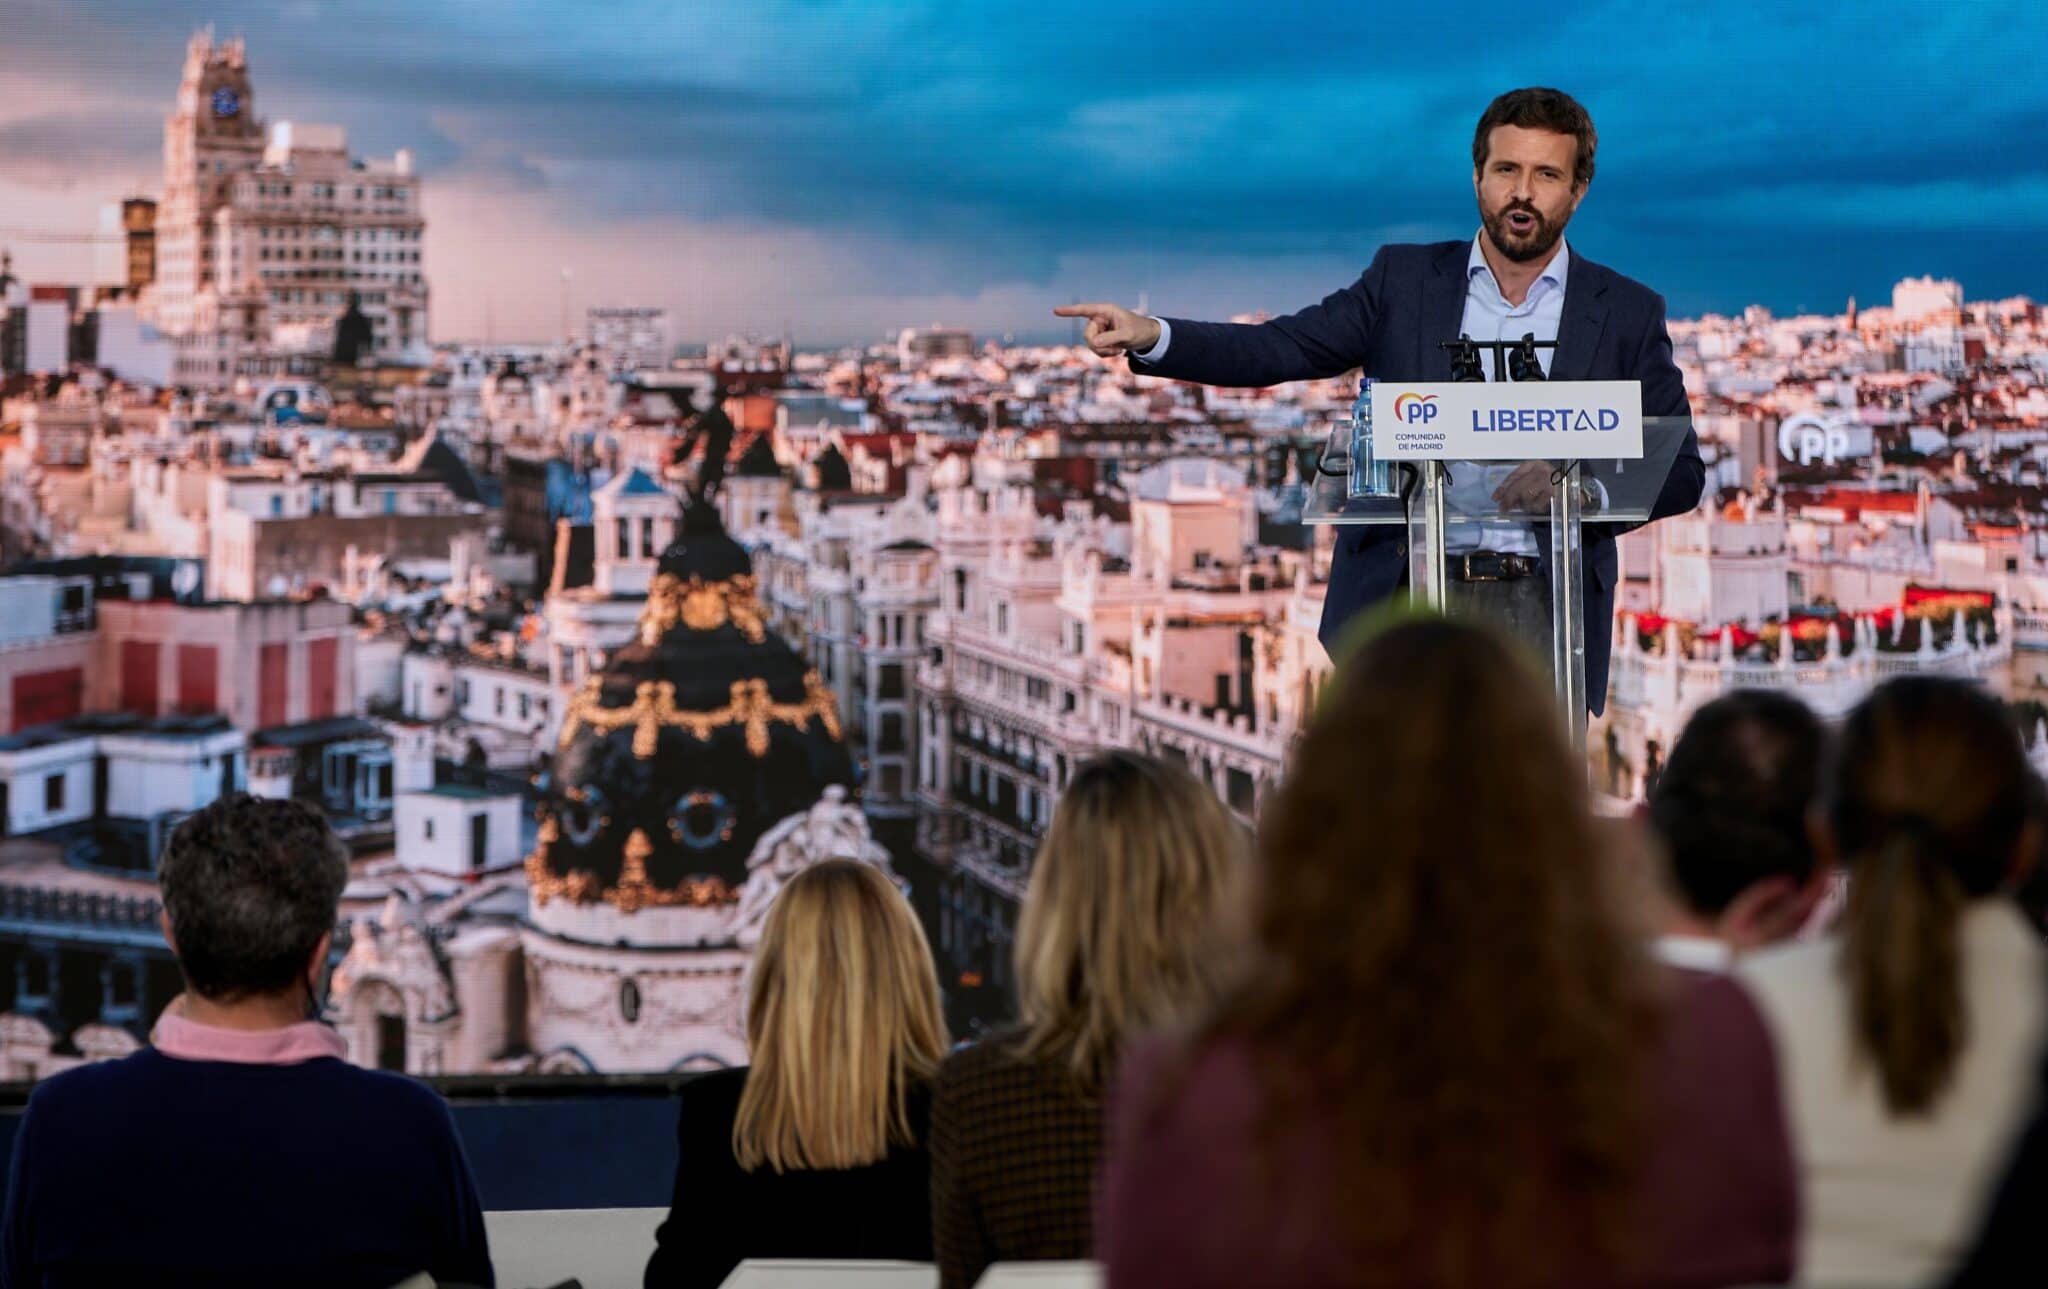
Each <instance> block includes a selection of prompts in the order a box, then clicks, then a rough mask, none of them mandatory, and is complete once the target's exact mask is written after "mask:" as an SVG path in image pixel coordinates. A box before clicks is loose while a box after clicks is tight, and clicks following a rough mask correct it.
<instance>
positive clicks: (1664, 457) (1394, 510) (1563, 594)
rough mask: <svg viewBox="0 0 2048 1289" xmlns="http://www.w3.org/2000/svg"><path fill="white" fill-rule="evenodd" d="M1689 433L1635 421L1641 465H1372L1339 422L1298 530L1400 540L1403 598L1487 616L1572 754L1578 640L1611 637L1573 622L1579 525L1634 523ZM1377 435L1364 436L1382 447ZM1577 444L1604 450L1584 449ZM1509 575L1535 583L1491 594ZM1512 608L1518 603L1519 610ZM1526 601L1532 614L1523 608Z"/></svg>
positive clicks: (1578, 723) (1580, 619) (1582, 721)
mask: <svg viewBox="0 0 2048 1289" xmlns="http://www.w3.org/2000/svg"><path fill="white" fill-rule="evenodd" d="M1612 384H1613V386H1620V385H1622V384H1624V383H1622V382H1614V383H1612ZM1625 384H1626V386H1627V388H1628V389H1630V390H1633V389H1634V388H1635V385H1634V382H1626V383H1625ZM1403 388H1404V389H1449V388H1450V387H1447V386H1412V387H1411V386H1404V387H1403ZM1461 388H1462V391H1463V393H1464V396H1465V401H1466V402H1468V403H1469V402H1471V401H1472V399H1473V398H1474V397H1475V396H1476V397H1478V398H1481V399H1483V398H1485V397H1486V395H1484V394H1479V393H1478V391H1480V390H1499V389H1503V388H1505V389H1513V388H1514V385H1513V384H1512V383H1509V384H1507V385H1505V386H1503V385H1497V384H1488V385H1479V386H1473V385H1466V386H1463V387H1461ZM1691 426H1692V422H1691V419H1690V418H1689V417H1683V416H1674V417H1647V416H1646V417H1643V418H1642V455H1641V456H1640V457H1637V456H1626V457H1593V458H1585V457H1582V458H1569V457H1557V458H1534V459H1529V458H1523V459H1510V460H1491V461H1476V460H1467V459H1456V460H1451V459H1444V458H1442V457H1440V456H1430V457H1427V458H1426V459H1406V460H1397V461H1391V462H1389V461H1387V460H1386V452H1385V447H1384V446H1382V449H1381V451H1380V452H1379V453H1378V454H1377V455H1375V454H1374V453H1372V452H1360V451H1356V450H1354V448H1355V445H1354V433H1353V425H1352V422H1351V420H1350V419H1349V418H1346V419H1343V420H1340V421H1339V422H1337V424H1336V425H1335V427H1334V428H1333V429H1332V430H1331V432H1330V436H1329V440H1328V442H1327V443H1326V444H1325V445H1324V447H1323V450H1322V453H1321V456H1320V458H1319V459H1318V462H1317V465H1316V470H1315V472H1314V476H1313V478H1312V479H1310V480H1309V488H1308V495H1307V497H1306V499H1305V501H1304V504H1303V507H1302V522H1303V523H1309V524H1341V525H1353V524H1377V525H1387V526H1391V527H1398V528H1401V529H1405V530H1406V531H1407V534H1408V544H1407V547H1408V585H1409V588H1410V593H1411V594H1412V595H1414V596H1415V597H1416V598H1417V599H1418V600H1419V601H1420V602H1422V603H1424V604H1428V605H1430V606H1432V607H1434V608H1437V609H1439V610H1441V611H1443V612H1445V613H1449V614H1452V615H1458V614H1464V613H1472V614H1480V615H1484V616H1488V617H1490V618H1492V619H1493V620H1494V621H1495V622H1496V623H1497V624H1498V625H1501V626H1503V627H1505V628H1506V629H1507V630H1509V631H1510V632H1511V633H1513V634H1515V635H1517V636H1519V637H1521V638H1522V639H1524V640H1525V641H1526V642H1527V643H1528V645H1529V646H1530V648H1531V649H1532V650H1533V651H1534V653H1535V654H1536V656H1537V657H1539V658H1544V657H1547V658H1548V659H1549V660H1550V669H1551V674H1552V676H1553V678H1554V680H1555V683H1556V686H1557V700H1558V704H1559V708H1560V710H1561V711H1562V712H1563V713H1565V714H1566V715H1567V717H1568V718H1569V719H1567V720H1566V722H1565V724H1566V728H1567V729H1569V730H1571V731H1572V735H1573V738H1574V740H1575V742H1578V743H1580V744H1583V742H1584V739H1585V730H1586V711H1587V694H1586V639H1585V633H1586V632H1587V631H1611V630H1612V629H1613V628H1612V625H1611V624H1610V623H1605V622H1587V621H1585V619H1584V616H1583V613H1582V612H1581V611H1580V610H1579V608H1578V606H1580V605H1582V604H1583V603H1584V602H1585V577H1586V569H1585V560H1584V540H1583V539H1584V536H1585V531H1584V530H1585V527H1586V526H1587V525H1598V524H1623V525H1627V524H1636V523H1642V522H1644V521H1647V520H1648V519H1649V518H1650V513H1651V508H1652V507H1653V506H1654V505H1655V504H1656V501H1657V496H1658V494H1659V493H1660V492H1661V491H1662V490H1663V487H1664V480H1665V477H1666V476H1667V475H1668V474H1669V473H1670V471H1671V463H1672V461H1673V459H1674V458H1675V457H1676V456H1677V455H1678V451H1679V448H1680V447H1681V445H1682V444H1683V443H1684V441H1685V436H1686V433H1687V431H1688V430H1689V429H1690V428H1691ZM1390 428H1392V427H1386V428H1383V429H1382V431H1381V435H1376V436H1375V438H1378V439H1380V442H1381V444H1382V445H1384V444H1386V443H1387V442H1388V441H1389V440H1390V439H1391V437H1392V436H1391V435H1389V434H1388V433H1387V430H1388V429H1390ZM1382 436H1385V437H1382ZM1532 441H1533V438H1532ZM1544 442H1545V444H1546V445H1548V444H1549V443H1550V442H1551V440H1544ZM1585 442H1586V443H1587V446H1588V447H1590V448H1594V449H1595V450H1597V449H1598V448H1599V447H1601V446H1604V445H1603V444H1601V443H1600V441H1599V440H1598V439H1597V438H1592V437H1588V438H1587V439H1586V440H1585ZM1510 446H1517V447H1519V446H1521V445H1520V444H1519V443H1514V444H1510ZM1459 455H1460V457H1462V456H1463V455H1464V454H1463V453H1460V454H1459ZM1360 461H1367V462H1372V463H1374V466H1375V467H1376V469H1375V473H1374V475H1373V476H1372V477H1369V478H1368V477H1361V476H1360V472H1359V471H1358V470H1357V469H1356V468H1355V463H1357V462H1360ZM1521 578H1530V579H1534V580H1533V582H1532V583H1531V584H1530V585H1529V586H1528V587H1526V588H1523V589H1522V590H1521V592H1520V593H1519V595H1504V594H1502V587H1501V586H1500V585H1499V584H1500V583H1503V582H1506V581H1508V580H1511V579H1521ZM1516 599H1520V600H1521V601H1523V602H1524V604H1523V605H1522V606H1521V607H1520V608H1517V607H1515V601H1516ZM1531 604H1533V608H1534V612H1530V611H1527V609H1528V607H1529V606H1530V605H1531ZM1504 606H1505V607H1504ZM1567 609H1569V610H1570V611H1567ZM1544 619H1547V621H1545V620H1544Z"/></svg>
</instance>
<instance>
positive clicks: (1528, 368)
mask: <svg viewBox="0 0 2048 1289" xmlns="http://www.w3.org/2000/svg"><path fill="white" fill-rule="evenodd" d="M1508 379H1509V380H1514V381H1524V380H1545V379H1548V378H1547V377H1545V376H1544V374H1543V364H1542V363H1540V362H1538V361H1537V359H1536V333H1535V332H1533V331H1532V332H1530V333H1529V334H1527V335H1525V336H1523V337H1522V342H1521V343H1520V344H1518V345H1516V346H1515V347H1514V348H1513V349H1512V350H1510V351H1508Z"/></svg>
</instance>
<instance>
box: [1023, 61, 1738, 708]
mask: <svg viewBox="0 0 2048 1289" xmlns="http://www.w3.org/2000/svg"><path fill="white" fill-rule="evenodd" d="M1597 141H1598V140H1597V136H1596V135H1595V133H1594V131H1593V122H1592V118H1591V117H1589V116H1588V115H1587V114H1586V110H1585V109H1584V108H1583V107H1581V106H1580V105H1579V104H1578V103H1577V102H1576V101H1574V100H1573V99H1572V98H1571V96H1570V95H1567V94H1564V93H1562V92H1560V91H1558V90H1552V89H1521V90H1513V91H1510V92H1509V93H1506V94H1503V95H1501V96H1500V97H1499V98H1497V99H1495V100H1494V101H1493V103H1492V104H1491V105H1489V106H1488V107H1487V109H1486V112H1485V114H1484V115H1483V116H1481V117H1480V119H1479V127H1478V129H1477V130H1476V131H1475V132H1474V134H1473V139H1472V189H1473V193H1474V195H1475V196H1476V197H1477V198H1478V202H1479V215H1480V225H1481V227H1480V231H1479V234H1478V236H1477V237H1475V238H1474V239H1473V240H1471V241H1469V242H1439V243H1436V244H1434V245H1426V246H1383V247H1381V248H1380V251H1379V254H1377V255H1375V256H1374V257H1373V260H1372V264H1371V265H1370V266H1369V267H1367V269H1366V270H1365V273H1364V274H1363V275H1362V276H1361V277H1360V278H1359V279H1358V281H1357V282H1355V283H1353V284H1352V285H1350V286H1348V287H1345V288H1344V289H1343V290H1341V291H1337V292H1334V293H1333V294H1331V295H1329V296H1328V297H1326V298H1325V299H1324V300H1323V302H1322V303H1321V304H1316V305H1311V306H1310V307H1308V308H1306V309H1303V310H1302V311H1301V312H1299V313H1297V314H1294V315H1292V316H1291V317H1285V318H1275V319H1273V320H1272V321H1271V322H1265V323H1260V324H1258V325H1256V326H1240V325H1235V324H1226V323H1215V322H1194V321H1189V320H1186V319H1181V318H1164V319H1162V318H1151V317H1146V316H1144V315H1142V314H1139V313H1135V312H1133V311H1131V310H1129V309H1126V308H1123V307H1122V306H1120V305H1115V304H1079V305H1071V306H1067V307H1064V308H1060V309H1056V310H1054V312H1055V313H1057V314H1059V315H1060V316H1062V317H1079V318H1086V319H1088V328H1087V340H1088V344H1089V345H1090V347H1091V348H1093V349H1094V350H1095V352H1096V353H1098V354H1102V355H1104V356H1109V355H1114V354H1120V353H1121V354H1126V355H1128V356H1129V358H1130V360H1131V368H1132V370H1133V371H1137V372H1142V373H1146V374H1151V375H1159V376H1169V377H1172V378H1174V379H1176V380H1188V381H1196V382H1199V383H1202V384H1206V385H1227V386H1235V387H1253V386H1265V385H1276V384H1279V383H1281V382H1284V381H1295V380H1307V379H1311V378H1318V377H1329V376H1336V375H1340V374H1342V373H1344V372H1346V371H1349V370H1351V369H1353V368H1358V369H1360V370H1362V371H1363V372H1364V373H1365V374H1366V375H1368V376H1372V377H1374V378H1375V379H1379V380H1396V381H1429V380H1450V379H1452V375H1453V373H1452V368H1451V361H1452V359H1451V355H1450V353H1449V352H1448V351H1446V350H1444V349H1443V348H1441V347H1440V344H1439V342H1441V341H1444V340H1449V339H1453V338H1455V337H1458V336H1460V335H1464V336H1469V337H1471V338H1473V339H1475V340H1495V339H1508V340H1521V339H1522V338H1524V336H1533V337H1534V338H1535V339H1537V340H1539V341H1540V340H1552V339H1554V340H1555V341H1556V342H1557V348H1556V349H1555V350H1553V351H1548V352H1550V355H1551V356H1550V360H1549V363H1548V364H1547V366H1546V368H1545V374H1546V375H1547V376H1548V378H1549V379H1551V380H1638V381H1641V382H1642V389H1643V415H1644V416H1684V415H1686V414H1687V412H1688V405H1687V402H1686V395H1685V383H1684V380H1683V378H1682V377H1681V376H1680V375H1679V371H1678V367H1677V365H1676V364H1675V363H1674V362H1672V359H1671V337H1670V336H1669V334H1667V333H1666V331H1665V328H1664V301H1663V298H1662V297H1661V296H1659V295H1657V294H1656V293H1655V292H1654V291H1651V290H1650V289H1649V288H1648V287H1645V286H1643V285H1642V284H1641V283H1639V282H1635V281H1632V280H1630V279H1628V278H1625V277H1623V276H1622V275H1621V274H1619V273H1616V272H1614V271H1613V270H1612V269H1608V268H1604V267H1602V266H1601V265H1598V264H1595V263H1593V262H1592V261H1590V260H1587V259H1585V258H1583V257H1580V256H1577V255H1574V254H1572V253H1571V251H1570V249H1569V248H1568V247H1567V246H1566V245H1565V242H1564V229H1565V225H1566V224H1568V223H1569V222H1570V221H1571V217H1572V215H1573V214H1574V213H1575V212H1576V211H1577V210H1578V208H1579V202H1580V201H1582V200H1583V199H1584V198H1585V195H1586V190H1587V187H1588V186H1589V185H1590V184H1591V183H1592V181H1593V152H1594V148H1595V145H1596V144H1597ZM1484 365H1485V366H1486V368H1488V370H1487V371H1486V372H1485V374H1486V375H1487V376H1488V377H1489V378H1490V379H1498V378H1500V374H1499V373H1495V372H1493V371H1491V370H1490V368H1491V365H1492V364H1491V359H1490V356H1489V357H1488V358H1487V360H1486V361H1485V364H1484ZM1549 471H1550V467H1549V466H1548V465H1547V464H1545V463H1543V462H1531V463H1528V464H1527V465H1526V466H1525V467H1523V468H1522V469H1519V470H1516V471H1514V472H1513V473H1512V474H1510V475H1509V476H1508V477H1507V478H1506V479H1504V480H1503V481H1502V482H1501V484H1500V486H1499V487H1498V488H1496V489H1495V490H1494V491H1493V497H1494V499H1495V500H1498V501H1500V502H1501V503H1502V504H1503V506H1504V507H1512V508H1515V509H1532V510H1533V509H1538V508H1540V503H1541V499H1542V497H1543V495H1544V494H1545V493H1546V492H1547V491H1548V488H1549ZM1705 473H1706V472H1705V467H1704V466H1703V465H1702V463H1701V461H1700V454H1699V442H1698V439H1697V438H1696V437H1695V436H1694V434H1693V433H1692V431H1691V430H1690V429H1688V430H1687V431H1686V434H1685V441H1684V443H1683V444H1682V445H1681V446H1680V448H1679V450H1678V452H1677V455H1676V457H1675V458H1674V459H1673V461H1672V464H1671V468H1670V472H1669V473H1668V474H1667V475H1666V477H1665V480H1664V485H1663V488H1662V490H1661V492H1660V493H1659V495H1658V497H1657V501H1656V504H1655V506H1654V507H1653V508H1652V518H1655V519H1661V518H1663V517H1665V516H1667V515H1675V514H1682V513H1684V512H1685V511H1688V510H1690V509H1692V508H1693V507H1694V506H1696V505H1698V504H1699V499H1700V492H1701V489H1702V487H1703V486H1704V482H1705ZM1627 527H1628V525H1620V524H1588V525H1587V526H1586V529H1585V538H1586V547H1585V549H1586V562H1585V568H1586V577H1585V604H1584V612H1585V622H1586V624H1587V629H1586V631H1585V636H1584V639H1585V642H1586V695H1587V701H1588V703H1589V704H1590V705H1591V707H1592V709H1593V711H1594V712H1595V713H1596V714H1597V713H1598V712H1599V711H1600V710H1601V708H1602V706H1603V705H1604V703H1605V700H1606V696H1607V667H1608V655H1609V648H1610V643H1611V637H1612V628H1611V623H1612V621H1613V617H1614V586H1615V582H1616V581H1617V580H1618V575H1619V568H1618V557H1617V555H1616V552H1615V546H1614V539H1615V537H1616V535H1617V534H1618V533H1620V532H1622V531H1624V530H1625V529H1626V528H1627ZM1517 542H1519V548H1517V549H1506V547H1507V546H1508V545H1513V544H1516V543H1517ZM1502 545H1503V549H1501V550H1479V551H1471V552H1465V553H1464V554H1465V555H1467V556H1468V557H1469V558H1461V559H1454V560H1452V561H1451V563H1452V566H1453V567H1452V577H1453V579H1454V580H1458V579H1461V578H1469V579H1470V580H1471V581H1472V582H1473V583H1475V584H1477V583H1481V582H1484V583H1485V585H1483V586H1481V585H1473V586H1470V587H1467V588H1464V589H1465V591H1467V592H1471V593H1476V592H1481V591H1483V592H1485V593H1487V594H1488V595H1495V596H1504V597H1509V598H1508V599H1506V600H1504V601H1503V607H1504V608H1506V609H1508V610H1509V613H1508V616H1511V617H1516V618H1517V619H1518V620H1519V619H1520V618H1521V617H1522V616H1523V614H1521V613H1519V612H1516V611H1515V608H1516V606H1518V605H1519V606H1521V607H1523V608H1528V607H1532V606H1533V608H1534V609H1535V611H1537V612H1540V613H1543V614H1546V615H1547V613H1548V592H1547V589H1545V588H1546V584H1547V578H1546V577H1545V567H1544V562H1543V552H1542V551H1541V549H1540V548H1539V547H1538V546H1537V545H1536V544H1535V542H1534V541H1533V539H1532V538H1531V537H1530V535H1529V534H1527V533H1526V532H1525V533H1523V534H1521V535H1520V536H1519V538H1517V537H1514V536H1510V537H1509V538H1508V539H1507V540H1506V541H1505V542H1503V543H1502ZM1407 568H1408V536H1407V532H1406V531H1405V530H1404V529H1403V528H1401V527H1399V526H1392V527H1388V526H1376V525H1375V526H1358V527H1351V528H1345V529H1341V530H1340V531H1339V532H1338V535H1337V547H1336V554H1335V558H1334V560H1333V561H1332V563H1331V567H1330V584H1329V590H1328V592H1327V597H1326V599H1325V601H1324V605H1323V621H1322V625H1321V628H1320V630H1319V634H1320V635H1321V637H1322V640H1323V644H1324V645H1325V647H1331V648H1334V646H1335V645H1336V642H1337V640H1338V637H1339V635H1340V634H1341V632H1342V630H1343V627H1344V625H1345V624H1346V623H1347V622H1349V621H1350V620H1351V619H1352V618H1353V617H1354V616H1355V615H1356V614H1357V613H1358V612H1359V611H1360V610H1362V609H1364V608H1366V607H1368V606H1370V605H1372V604H1375V603H1377V602H1379V601H1380V600H1383V599H1385V598H1386V597H1387V596H1389V595H1392V594H1393V593H1394V591H1395V590H1396V589H1397V588H1398V587H1400V586H1401V585H1402V584H1403V583H1404V581H1405V580H1406V577H1407ZM1457 590H1458V588H1454V593H1456V592H1457ZM1460 598H1466V597H1465V596H1461V597H1460Z"/></svg>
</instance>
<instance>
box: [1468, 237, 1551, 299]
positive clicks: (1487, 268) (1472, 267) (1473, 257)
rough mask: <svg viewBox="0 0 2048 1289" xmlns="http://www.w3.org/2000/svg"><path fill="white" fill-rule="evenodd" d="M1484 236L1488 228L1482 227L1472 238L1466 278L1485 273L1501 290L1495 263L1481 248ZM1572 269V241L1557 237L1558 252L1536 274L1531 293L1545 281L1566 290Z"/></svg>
mask: <svg viewBox="0 0 2048 1289" xmlns="http://www.w3.org/2000/svg"><path fill="white" fill-rule="evenodd" d="M1484 236H1486V230H1485V229H1483V228H1482V229H1480V230H1479V232H1478V234H1477V235H1475V236H1474V237H1473V238H1472V253H1471V254H1470V255H1468V256H1466V257H1465V280H1466V281H1467V282H1470V281H1471V280H1472V279H1473V278H1476V277H1478V276H1479V275H1480V274H1481V273H1484V274H1486V276H1487V279H1488V280H1489V281H1492V282H1493V289H1494V290H1495V291H1496V292H1498V291H1499V290H1500V282H1499V281H1498V280H1496V279H1494V276H1493V265H1491V264H1488V263H1487V262H1486V252H1485V251H1482V250H1480V249H1479V239H1480V238H1481V237H1484ZM1571 270H1572V248H1571V245H1570V243H1568V242H1566V241H1565V239H1564V238H1562V237H1560V238H1558V239H1557V254H1555V255H1553V256H1551V257H1550V263H1548V264H1546V265H1544V266H1543V271H1542V272H1541V273H1539V274H1537V275H1536V285H1535V286H1532V287H1530V288H1529V294H1530V295H1532V296H1533V295H1535V294H1536V292H1537V288H1538V287H1541V286H1542V284H1543V283H1545V282H1548V283H1550V285H1551V287H1552V288H1554V289H1556V290H1559V291H1562V290H1564V284H1565V278H1566V277H1567V276H1569V275H1570V273H1571Z"/></svg>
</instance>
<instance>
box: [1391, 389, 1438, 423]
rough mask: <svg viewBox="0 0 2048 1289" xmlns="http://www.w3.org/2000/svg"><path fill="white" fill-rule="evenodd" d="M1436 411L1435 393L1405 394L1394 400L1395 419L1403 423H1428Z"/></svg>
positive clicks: (1433, 418)
mask: <svg viewBox="0 0 2048 1289" xmlns="http://www.w3.org/2000/svg"><path fill="white" fill-rule="evenodd" d="M1436 412H1437V407H1436V395H1434V394H1403V395H1401V396H1400V397H1399V398H1397V399H1395V400H1394V419H1395V420H1397V421H1399V422H1401V423H1402V424H1403V425H1427V424H1429V423H1430V422H1431V421H1433V420H1435V419H1436Z"/></svg>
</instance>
